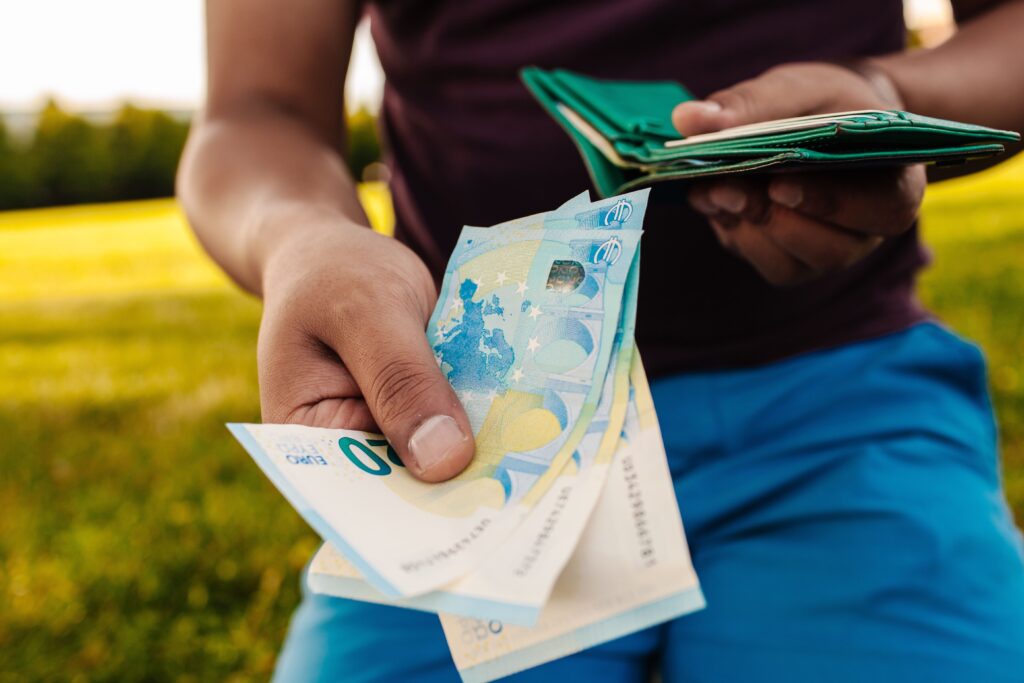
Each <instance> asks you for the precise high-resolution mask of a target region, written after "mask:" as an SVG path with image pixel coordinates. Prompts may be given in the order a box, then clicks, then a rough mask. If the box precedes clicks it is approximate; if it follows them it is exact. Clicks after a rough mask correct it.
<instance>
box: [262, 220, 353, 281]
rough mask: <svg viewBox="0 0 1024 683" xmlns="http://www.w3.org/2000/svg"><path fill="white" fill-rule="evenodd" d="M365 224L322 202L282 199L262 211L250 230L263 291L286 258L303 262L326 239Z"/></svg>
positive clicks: (312, 254)
mask: <svg viewBox="0 0 1024 683" xmlns="http://www.w3.org/2000/svg"><path fill="white" fill-rule="evenodd" d="M366 230H369V228H368V227H366V226H365V225H360V224H358V223H356V222H355V221H353V220H352V218H351V217H350V216H348V215H346V214H345V213H344V212H343V211H341V210H339V209H337V208H334V207H331V206H324V205H320V204H314V203H310V202H301V201H288V200H282V201H277V202H275V203H274V205H273V206H269V207H265V208H264V209H263V210H262V211H261V212H260V218H259V220H258V221H257V222H256V223H255V224H254V225H253V227H252V230H251V232H250V236H249V240H248V245H249V262H250V264H251V265H252V268H253V269H254V271H255V272H256V273H257V275H258V277H257V280H258V281H259V282H260V285H261V290H262V291H266V280H267V277H268V275H270V274H271V273H272V272H274V271H279V270H281V269H280V268H278V267H277V264H278V263H280V262H282V261H284V262H288V261H292V262H301V261H302V260H304V259H305V258H307V257H310V256H314V255H316V254H317V253H319V252H320V247H319V246H318V245H322V244H323V243H324V241H325V240H328V239H331V238H333V237H336V236H337V235H338V233H339V232H348V231H359V232H362V231H366Z"/></svg>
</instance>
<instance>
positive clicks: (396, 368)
mask: <svg viewBox="0 0 1024 683" xmlns="http://www.w3.org/2000/svg"><path fill="white" fill-rule="evenodd" d="M436 385H437V378H435V377H433V376H432V375H431V374H430V373H428V372H426V371H425V370H424V368H423V366H422V365H421V364H419V363H417V362H415V361H408V360H395V361H391V362H388V363H386V364H385V365H383V366H382V367H381V368H380V369H379V370H378V371H377V373H376V374H375V376H374V379H373V381H372V383H371V385H370V391H369V395H370V396H372V397H373V403H374V405H375V407H376V410H375V413H376V416H377V418H378V419H379V420H380V421H381V422H382V423H384V424H390V423H393V422H395V421H397V420H401V419H405V418H409V417H412V416H414V415H416V414H417V412H418V409H417V406H419V405H420V403H421V402H422V401H423V400H424V399H425V398H426V396H427V395H428V394H429V393H430V392H431V391H432V390H433V389H434V388H435V386H436Z"/></svg>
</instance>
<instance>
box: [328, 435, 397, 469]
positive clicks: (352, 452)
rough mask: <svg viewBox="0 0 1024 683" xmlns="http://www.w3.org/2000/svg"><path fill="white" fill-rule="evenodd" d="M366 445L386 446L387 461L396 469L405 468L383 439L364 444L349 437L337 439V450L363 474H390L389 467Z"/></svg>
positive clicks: (368, 441)
mask: <svg viewBox="0 0 1024 683" xmlns="http://www.w3.org/2000/svg"><path fill="white" fill-rule="evenodd" d="M366 444H369V446H387V448H388V450H387V453H388V460H390V461H391V462H392V464H394V465H395V466H397V467H405V465H403V464H402V461H401V460H400V459H399V458H398V453H396V452H395V449H394V448H392V447H391V444H389V443H388V442H387V441H386V440H385V439H367V440H366V443H365V444H364V443H363V442H362V441H359V440H358V439H353V438H352V437H350V436H343V437H341V438H340V439H338V448H340V449H341V452H342V453H344V454H345V457H346V458H348V459H349V462H351V463H352V464H353V465H355V466H356V467H358V468H359V469H361V470H362V471H363V472H366V473H367V474H373V475H375V476H378V477H383V476H386V475H388V474H391V465H388V464H387V463H386V462H384V459H383V458H381V457H380V456H379V455H377V454H376V453H375V452H374V451H373V449H371V448H370V447H369V446H367V445H366ZM357 451H358V453H357Z"/></svg>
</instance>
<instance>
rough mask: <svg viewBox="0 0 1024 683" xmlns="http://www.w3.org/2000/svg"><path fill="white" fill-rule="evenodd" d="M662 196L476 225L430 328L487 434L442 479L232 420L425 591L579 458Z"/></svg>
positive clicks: (377, 584) (384, 570)
mask: <svg viewBox="0 0 1024 683" xmlns="http://www.w3.org/2000/svg"><path fill="white" fill-rule="evenodd" d="M646 200H647V193H646V191H641V192H638V193H633V194H631V195H626V196H623V197H618V198H611V199H608V200H605V201H603V202H598V203H596V204H594V205H590V206H588V207H587V208H586V210H585V211H583V212H579V211H577V212H576V214H580V215H581V216H582V217H581V218H579V219H577V218H576V217H575V214H574V218H573V222H574V224H575V227H569V226H568V225H566V226H565V227H562V226H559V229H546V228H545V229H544V230H537V229H536V227H528V226H526V225H521V226H512V227H509V228H505V229H502V230H491V229H484V228H466V229H465V230H464V231H463V234H462V236H461V237H460V240H459V243H458V245H457V247H456V249H455V252H454V253H453V255H452V258H451V260H450V262H449V265H448V269H447V271H446V276H445V280H444V284H443V287H442V293H441V297H440V299H439V302H438V306H437V308H436V309H435V313H434V316H433V318H432V319H431V322H430V325H429V327H428V330H427V332H428V338H429V340H430V342H431V343H432V345H433V348H434V351H435V354H436V357H437V360H438V363H439V366H440V367H441V369H442V371H443V372H444V373H445V374H446V376H447V377H448V379H449V381H450V382H451V383H452V385H453V387H454V388H455V389H456V391H457V392H458V393H459V395H460V398H461V399H462V402H463V404H464V405H465V407H466V409H467V413H468V414H469V417H470V421H471V423H472V425H473V429H474V433H475V435H476V438H477V452H476V456H475V458H474V461H473V463H472V464H471V465H470V467H469V468H468V469H467V470H466V471H465V472H464V473H462V474H461V475H460V476H459V477H456V478H455V479H453V480H451V481H449V482H445V483H443V484H424V483H422V482H419V481H417V480H415V479H414V478H413V477H412V476H411V475H409V474H408V473H407V472H406V471H405V470H404V468H402V467H401V463H400V461H399V460H398V458H397V457H396V456H395V454H394V451H393V449H391V448H390V446H389V445H388V444H387V443H386V441H384V440H383V439H382V438H381V437H380V436H379V435H372V434H365V433H359V432H350V431H346V430H327V429H314V428H309V427H301V426H297V425H230V428H231V430H232V432H233V433H234V434H235V436H236V437H237V438H238V439H239V440H240V441H241V442H242V444H243V445H244V446H245V447H246V449H247V450H248V451H249V452H250V454H251V455H252V456H253V458H254V459H255V460H256V461H257V463H258V464H259V465H260V466H261V467H262V468H263V470H264V472H265V473H266V474H267V475H268V477H269V478H270V479H271V480H272V481H273V482H274V483H275V485H277V487H278V488H279V489H280V490H281V491H282V493H284V495H285V496H286V497H287V498H288V499H289V501H290V502H291V503H292V505H293V506H294V507H295V508H296V509H297V510H298V511H299V512H300V513H301V514H303V516H304V517H305V518H306V519H307V521H308V522H309V523H310V524H311V526H313V527H314V529H315V530H316V531H317V532H318V533H320V535H321V536H322V537H323V538H324V539H325V540H327V541H330V542H331V543H332V544H333V545H334V546H335V547H336V548H337V550H338V551H339V552H340V553H341V554H342V555H343V556H344V557H345V558H346V559H347V560H348V561H350V562H351V563H352V564H353V565H354V566H355V567H356V569H357V570H358V572H359V573H360V574H361V575H362V576H363V577H365V579H366V580H367V581H368V582H369V583H370V584H371V585H372V586H373V587H374V588H375V589H376V590H378V591H380V592H381V593H383V594H384V595H387V596H410V595H418V594H422V593H426V592H428V591H431V590H434V589H437V588H439V587H441V586H442V585H445V584H449V583H451V582H452V581H454V580H456V579H458V578H460V577H462V576H464V575H466V574H467V573H469V572H470V571H472V570H473V569H474V568H476V567H477V566H478V565H479V564H480V563H481V562H482V561H483V560H484V559H485V558H486V557H488V554H489V553H491V552H492V551H494V550H495V549H496V548H497V547H498V546H499V545H500V544H501V543H502V541H504V540H505V539H506V538H508V537H509V535H510V534H512V533H513V532H514V530H515V529H516V528H517V527H518V525H519V524H520V523H521V522H522V521H523V519H524V518H525V516H526V515H527V513H528V512H529V511H530V509H531V507H532V506H534V505H535V504H536V503H537V502H538V501H539V500H540V499H541V498H542V497H543V496H544V493H545V492H546V491H547V490H548V488H549V487H550V486H551V484H552V483H553V482H554V481H555V480H556V479H557V478H558V477H559V476H560V475H561V473H562V470H563V469H564V468H565V467H566V466H571V465H570V463H573V462H574V461H573V456H574V454H576V455H577V462H578V458H579V456H578V454H577V446H578V445H579V444H580V443H581V441H582V440H583V439H584V437H585V436H586V434H587V432H588V430H591V429H592V424H591V423H592V421H593V417H594V416H595V414H596V411H597V408H598V404H599V399H600V398H601V395H602V392H603V388H604V386H605V384H606V381H607V379H608V372H609V368H610V367H612V365H613V363H612V353H613V346H614V341H615V338H616V332H617V330H619V327H620V322H621V315H622V306H623V296H624V291H625V287H626V283H627V279H628V275H629V273H630V271H631V269H632V266H633V264H634V257H635V255H636V253H637V248H638V242H639V238H640V229H639V228H640V226H641V225H642V221H643V215H644V211H645V209H646Z"/></svg>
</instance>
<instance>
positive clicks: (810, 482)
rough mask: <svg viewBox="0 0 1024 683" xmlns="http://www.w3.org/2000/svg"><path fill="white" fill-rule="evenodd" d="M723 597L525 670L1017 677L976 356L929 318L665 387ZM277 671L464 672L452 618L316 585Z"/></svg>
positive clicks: (1007, 563) (687, 500) (389, 676)
mask: <svg viewBox="0 0 1024 683" xmlns="http://www.w3.org/2000/svg"><path fill="white" fill-rule="evenodd" d="M653 391H654V396H655V403H656V405H657V408H658V414H659V418H660V420H661V423H662V429H663V431H664V434H665V441H666V447H667V449H668V451H669V460H670V466H671V468H672V471H673V476H674V479H675V481H676V490H677V495H678V497H679V502H680V508H681V510H682V514H683V519H684V521H685V523H686V528H687V536H688V538H689V541H690V544H691V550H692V552H693V557H694V564H695V566H696V568H697V571H698V575H699V576H700V578H701V582H702V586H703V589H704V592H705V595H706V597H707V601H708V607H707V609H705V610H704V611H702V612H699V613H697V614H694V615H690V616H687V617H683V618H681V619H679V620H677V621H675V622H673V623H671V624H667V625H665V626H663V627H659V628H656V629H650V630H648V631H645V632H642V633H639V634H634V635H633V636H629V637H627V638H624V639H621V640H619V641H615V642H613V643H609V644H606V645H603V646H600V647H598V648H594V649H592V650H589V651H587V652H584V653H580V654H578V655H575V656H573V657H568V658H565V659H563V660H560V661H558V662H553V663H551V664H548V665H546V666H543V667H538V668H536V669H533V670H530V671H527V672H524V673H523V674H520V675H519V676H517V677H514V678H513V680H519V681H547V680H557V679H559V678H568V677H572V676H578V677H584V678H586V679H590V678H600V679H601V680H606V681H622V682H626V681H630V682H632V681H646V680H649V677H650V672H651V669H652V666H653V665H654V664H655V663H656V662H658V663H660V665H661V669H662V677H663V679H664V680H665V681H666V683H670V682H672V681H683V682H685V683H691V682H692V683H703V682H704V681H716V682H717V681H745V680H759V681H773V680H786V681H795V682H800V681H818V680H823V679H826V680H831V681H840V682H841V681H861V680H872V681H874V682H875V683H884V682H886V681H904V680H929V681H961V680H967V679H977V680H986V681H1001V680H1007V681H1009V680H1011V677H1012V676H1016V675H1018V672H1019V671H1021V670H1024V563H1022V551H1021V545H1020V536H1019V533H1018V532H1017V531H1016V530H1015V529H1014V527H1013V524H1012V521H1011V518H1010V515H1009V513H1008V510H1007V508H1006V505H1005V502H1004V499H1003V495H1002V492H1001V488H1000V481H999V473H998V463H997V454H996V445H995V443H996V441H995V431H994V425H993V423H992V418H991V408H990V406H989V405H988V402H987V397H986V393H985V378H984V371H983V367H982V364H981V360H980V357H979V355H978V353H977V352H976V351H975V350H974V349H972V348H971V347H969V346H967V345H965V344H963V343H962V342H960V341H959V340H957V339H956V338H955V337H953V336H952V335H950V334H948V333H946V332H944V331H943V330H941V329H939V328H937V327H935V326H931V325H923V326H919V327H917V328H914V329H911V330H909V331H907V332H904V333H900V334H897V335H891V336H889V337H885V338H882V339H877V340H872V341H870V342H864V343H861V344H855V345H850V346H848V347H844V348H841V349H837V350H833V351H826V352H821V353H818V354H810V355H807V356H804V357H801V358H797V359H792V360H790V361H784V362H782V363H776V364H773V365H770V366H766V367H763V368H758V369H753V370H737V371H729V372H716V373H701V374H689V375H681V376H677V377H673V378H668V379H665V380H661V381H658V382H655V383H654V384H653ZM276 679H277V680H279V681H298V680H302V681H315V680H324V681H326V680H345V681H385V680H408V681H423V682H424V683H434V682H435V681H437V682H440V681H458V675H457V673H456V671H455V669H454V666H453V665H452V663H451V659H450V657H449V655H448V648H447V646H446V644H445V641H444V636H443V634H442V632H441V629H440V626H439V624H438V622H437V618H436V617H435V616H434V615H431V614H425V613H419V612H414V611H410V610H402V609H397V608H389V607H382V606H376V605H369V604H365V603H356V602H351V601H346V600H338V599H332V598H324V597H320V596H307V598H306V599H305V600H304V602H303V605H302V606H301V607H300V609H299V610H298V611H297V613H296V616H295V618H294V619H293V623H292V627H291V630H290V633H289V637H288V641H287V644H286V647H285V648H284V651H283V652H282V655H281V659H280V662H279V665H278V670H277V674H276Z"/></svg>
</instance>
